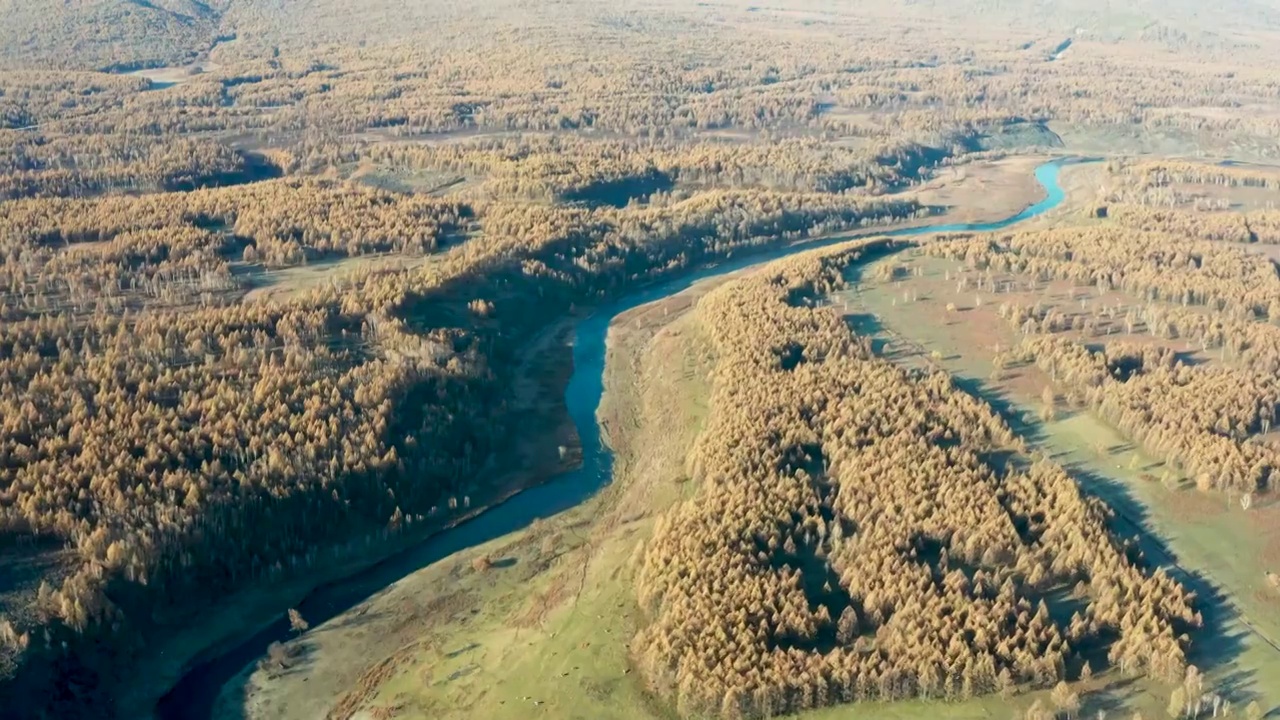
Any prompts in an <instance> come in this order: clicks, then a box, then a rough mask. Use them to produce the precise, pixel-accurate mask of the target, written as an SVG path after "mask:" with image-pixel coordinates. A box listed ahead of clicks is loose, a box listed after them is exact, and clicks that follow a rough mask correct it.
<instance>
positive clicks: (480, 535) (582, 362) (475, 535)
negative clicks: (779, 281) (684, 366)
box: [156, 158, 1079, 720]
mask: <svg viewBox="0 0 1280 720" xmlns="http://www.w3.org/2000/svg"><path fill="white" fill-rule="evenodd" d="M1073 162H1079V160H1077V159H1073V158H1067V159H1059V160H1054V161H1051V162H1048V163H1045V164H1043V165H1041V166H1039V167H1038V168H1036V171H1035V178H1036V180H1037V181H1038V182H1039V183H1040V185H1042V186H1043V187H1044V190H1045V193H1046V197H1045V198H1044V199H1043V200H1041V201H1040V202H1038V203H1036V204H1034V205H1032V206H1030V207H1028V208H1026V209H1025V210H1023V211H1022V212H1020V213H1018V214H1017V215H1014V216H1013V217H1010V218H1006V219H1004V220H1001V221H999V222H994V223H980V224H949V225H942V224H939V225H922V226H919V227H912V228H905V229H900V230H892V231H887V232H882V233H881V232H875V231H874V230H870V231H858V232H856V233H850V234H849V235H843V236H840V237H836V238H830V239H824V240H816V241H811V242H802V243H797V244H792V245H787V246H783V247H779V248H774V249H771V250H766V251H761V252H752V253H748V254H744V255H743V256H740V257H736V258H732V259H729V260H725V261H723V262H721V263H719V264H717V265H713V266H710V267H706V268H702V269H700V270H695V271H693V272H689V273H686V274H684V275H682V276H680V277H677V278H673V279H670V280H666V281H663V282H659V283H656V284H654V285H650V286H647V287H644V288H642V289H640V290H638V291H637V292H635V293H632V294H630V295H627V296H625V297H623V298H620V299H618V300H616V301H614V302H611V303H608V304H606V305H603V306H601V307H599V308H597V309H596V310H595V311H594V312H593V313H592V314H591V315H589V316H587V317H586V318H584V319H582V320H581V321H580V322H579V323H578V325H577V327H576V328H575V330H574V332H575V337H574V341H573V374H572V376H571V377H570V378H569V383H568V386H567V387H566V388H565V403H566V405H567V406H568V410H569V415H570V417H571V418H572V420H573V424H574V426H575V427H576V428H577V432H578V437H579V438H580V440H581V442H582V466H581V467H580V468H578V469H577V470H574V471H572V472H568V473H565V474H564V475H561V476H559V477H557V478H555V479H553V480H552V481H550V482H548V483H545V484H543V485H539V486H537V487H533V488H529V489H528V490H524V491H522V492H520V493H518V494H517V495H515V496H513V497H512V498H511V499H510V500H508V501H506V502H504V503H502V504H500V505H497V506H495V507H493V508H491V509H489V510H487V511H485V512H484V513H481V514H480V515H477V516H476V517H474V518H472V519H470V520H468V521H466V522H464V523H461V524H459V525H457V526H455V527H453V528H450V529H448V530H444V531H441V532H440V533H437V534H436V535H433V536H431V537H429V538H427V539H426V540H424V541H423V542H422V543H420V544H419V545H417V546H416V547H414V548H411V549H409V550H406V551H404V552H402V553H400V554H398V555H395V556H393V557H390V558H388V559H387V560H385V561H383V562H381V563H379V564H377V565H374V566H372V567H370V568H367V569H365V570H363V571H361V572H358V573H356V574H355V575H352V576H350V577H348V578H346V579H344V580H340V581H338V582H335V583H331V584H328V585H324V586H321V587H319V588H317V589H316V590H315V591H314V592H312V594H311V595H309V596H308V597H307V598H306V599H305V600H303V602H302V603H301V604H300V605H299V606H298V611H299V612H300V613H301V614H302V616H303V617H305V618H307V620H308V621H310V622H311V623H312V625H313V626H315V625H319V624H320V623H323V622H326V621H328V620H330V619H331V618H334V617H337V616H338V615H341V614H342V613H344V612H346V611H347V610H349V609H350V608H352V607H354V606H356V605H358V604H359V603H361V602H363V601H364V600H366V599H367V598H369V597H370V596H371V595H373V594H375V593H377V592H378V591H379V590H381V589H382V588H384V587H386V586H388V585H391V584H392V583H395V582H396V581H398V580H400V579H401V578H403V577H406V576H408V575H410V574H412V573H414V572H416V571H418V570H420V569H422V568H424V567H426V566H428V565H431V564H432V563H435V562H439V561H440V560H443V559H444V558H446V557H449V556H450V555H453V554H454V553H457V552H459V551H462V550H465V549H467V548H469V547H472V546H475V545H480V544H483V543H485V542H488V541H490V540H493V539H495V538H498V537H501V536H503V535H507V534H509V533H512V532H515V531H517V530H520V529H522V528H524V527H526V526H528V525H529V524H530V523H532V522H533V521H534V520H535V519H537V518H545V517H549V516H551V515H555V514H557V513H560V512H562V511H564V510H567V509H569V508H571V507H573V506H575V505H578V504H579V503H582V502H583V501H585V500H586V499H587V498H589V497H591V496H592V495H593V494H595V493H596V492H597V491H598V490H600V489H601V488H602V487H604V486H605V485H606V484H607V483H608V482H609V480H610V479H611V477H612V471H613V453H612V452H610V450H609V448H608V447H606V446H605V445H604V443H603V442H602V441H601V437H600V426H599V424H598V423H597V420H596V409H597V408H598V407H599V405H600V398H601V395H602V394H603V393H604V364H605V337H606V335H607V334H608V332H609V325H610V324H611V323H612V322H613V319H614V317H616V316H617V315H618V314H620V313H623V312H626V311H628V310H630V309H632V308H635V307H638V306H640V305H646V304H648V303H652V302H655V301H658V300H661V299H663V298H665V297H667V296H669V295H674V294H676V293H679V292H682V291H684V290H686V289H687V288H689V287H690V286H691V285H693V284H694V283H696V282H699V281H701V280H705V279H707V278H712V277H716V276H718V275H723V274H725V273H730V272H735V271H738V270H743V269H745V268H748V267H752V266H755V265H760V264H763V263H767V262H770V261H773V260H777V259H779V258H782V257H786V256H788V255H793V254H795V253H799V252H804V251H806V250H812V249H814V248H818V247H823V246H828V245H834V244H837V243H841V242H846V241H848V240H849V239H850V235H861V236H889V237H903V236H912V235H926V234H929V233H937V232H990V231H995V230H1002V229H1004V228H1007V227H1009V226H1010V225H1014V224H1017V223H1020V222H1022V221H1024V220H1029V219H1031V218H1034V217H1036V216H1038V215H1041V214H1043V213H1045V212H1048V211H1049V210H1052V209H1053V208H1055V207H1057V206H1058V205H1059V204H1060V203H1061V202H1062V201H1063V199H1064V197H1065V193H1064V191H1063V189H1062V187H1061V186H1060V185H1059V183H1058V174H1059V170H1060V169H1061V168H1062V166H1063V165H1066V164H1070V163H1073ZM280 615H281V617H280V618H279V619H278V620H277V621H276V622H274V623H272V624H270V625H268V626H267V627H265V628H263V629H261V630H260V631H258V632H257V633H256V634H254V635H253V636H251V637H248V638H246V639H244V640H243V641H242V642H240V643H239V644H237V645H235V646H233V647H231V648H230V649H229V650H228V651H227V652H225V653H223V654H221V655H219V656H217V657H214V658H211V659H208V660H205V661H203V662H201V663H199V664H196V665H194V666H192V667H191V668H189V669H188V670H187V671H186V673H185V674H184V675H183V677H182V679H181V680H179V682H178V683H177V685H175V686H174V687H173V688H172V689H171V690H170V691H169V693H168V694H166V695H165V696H164V698H162V699H161V700H160V702H159V704H158V705H157V707H156V716H157V717H158V718H160V719H161V720H209V718H211V717H212V714H213V709H214V704H215V702H216V700H217V698H218V695H219V693H221V692H222V689H223V687H224V686H225V685H226V684H227V683H230V682H232V681H233V680H234V681H236V682H244V680H245V676H244V675H242V674H241V673H242V671H243V670H244V669H245V667H246V666H247V665H249V664H250V663H254V662H256V661H258V660H259V659H260V658H262V657H264V656H265V655H266V653H267V646H268V645H270V644H271V643H273V642H285V641H288V640H290V639H292V633H291V631H290V629H289V622H288V620H287V619H286V618H285V617H284V611H283V609H282V610H281V613H280Z"/></svg>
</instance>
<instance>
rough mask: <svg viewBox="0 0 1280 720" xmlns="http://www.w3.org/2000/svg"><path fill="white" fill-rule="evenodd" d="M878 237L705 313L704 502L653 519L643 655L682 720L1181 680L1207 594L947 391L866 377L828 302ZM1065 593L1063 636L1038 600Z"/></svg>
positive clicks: (864, 356)
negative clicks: (1120, 533) (709, 362)
mask: <svg viewBox="0 0 1280 720" xmlns="http://www.w3.org/2000/svg"><path fill="white" fill-rule="evenodd" d="M887 244H888V241H885V240H873V241H869V242H865V243H859V244H855V245H852V246H846V247H844V248H843V249H839V250H836V251H819V252H815V253H811V254H808V255H805V256H801V257H799V258H795V259H790V260H785V261H780V262H778V263H775V264H773V265H771V266H769V267H767V268H766V269H764V270H762V271H760V272H759V273H757V274H754V275H751V276H749V277H747V278H744V279H742V280H739V281H736V282H734V283H732V284H730V285H727V286H725V287H724V288H721V289H719V290H717V291H715V292H713V293H711V294H709V295H707V296H706V297H705V298H704V299H703V300H702V301H701V302H700V304H699V306H698V309H697V311H696V312H697V317H698V320H699V322H700V323H701V324H702V326H703V328H704V329H705V330H706V332H707V333H708V334H709V336H710V337H711V338H712V341H713V342H714V344H715V350H716V356H717V358H718V361H717V369H716V372H715V386H714V389H713V395H712V414H711V417H710V420H709V421H708V425H707V428H706V429H705V431H704V432H703V434H702V435H701V436H700V437H699V439H698V441H697V443H696V444H695V447H694V449H693V451H692V452H691V453H690V456H689V458H688V463H687V466H688V472H689V474H690V476H691V479H693V480H694V481H696V482H697V483H698V493H697V496H696V497H695V498H693V499H691V500H689V501H686V502H684V503H681V504H680V505H678V506H676V507H675V508H673V509H672V510H671V511H669V512H668V513H667V514H666V515H665V516H663V517H662V518H660V519H659V522H658V523H657V525H656V527H655V530H654V534H653V536H652V538H651V539H650V540H649V541H648V543H647V544H646V546H645V548H644V551H643V555H642V560H641V567H640V570H639V575H638V579H637V592H638V595H639V600H640V604H641V607H642V608H643V609H644V611H645V614H646V617H647V619H648V624H647V625H646V626H645V627H644V628H643V629H642V630H641V631H640V633H639V634H638V635H637V637H636V638H635V641H634V642H633V643H632V645H631V648H632V654H633V657H634V660H635V662H636V664H637V665H638V666H639V668H640V670H641V672H642V673H643V674H644V677H645V679H646V680H647V681H648V682H649V683H650V685H651V686H652V687H653V688H655V689H656V690H657V691H658V692H659V693H661V694H662V695H663V696H664V697H667V698H668V699H670V700H671V701H672V703H673V704H674V705H675V706H676V709H677V711H678V712H679V713H680V714H681V715H682V716H702V715H710V716H718V717H726V718H737V717H760V716H765V717H768V716H772V715H776V714H780V713H786V712H796V711H801V710H804V709H809V708H815V707H822V706H826V705H832V704H836V703H841V702H856V701H866V700H895V699H903V698H911V697H932V698H955V699H959V698H966V697H974V696H978V695H983V694H987V693H994V692H1001V691H1003V692H1011V691H1014V690H1015V689H1016V688H1017V687H1018V686H1022V685H1028V684H1029V685H1033V686H1038V687H1045V686H1051V685H1053V684H1055V683H1058V682H1060V681H1061V680H1063V679H1074V678H1075V677H1077V676H1079V674H1081V673H1083V672H1087V671H1086V670H1085V667H1086V662H1089V663H1093V664H1094V666H1095V667H1099V668H1100V667H1101V665H1103V664H1107V665H1113V666H1116V667H1118V668H1119V669H1121V670H1122V671H1124V672H1127V673H1135V674H1149V675H1152V676H1155V677H1159V678H1165V679H1176V678H1181V677H1182V675H1183V673H1184V670H1185V663H1186V661H1185V651H1186V647H1185V644H1184V643H1185V636H1184V635H1183V634H1182V633H1183V631H1184V630H1185V629H1186V628H1189V627H1192V626H1195V625H1198V624H1199V616H1198V615H1197V614H1196V613H1195V612H1194V610H1193V608H1192V602H1193V598H1192V596H1191V595H1190V594H1189V593H1187V592H1186V591H1185V590H1184V589H1183V588H1182V587H1180V586H1179V585H1178V584H1177V583H1176V582H1174V581H1173V580H1171V579H1170V578H1168V577H1167V576H1165V575H1164V574H1163V573H1162V572H1160V571H1157V572H1156V573H1155V574H1147V573H1145V572H1144V571H1143V570H1141V569H1140V568H1139V567H1138V566H1137V565H1135V564H1134V563H1133V561H1131V559H1130V557H1129V551H1128V548H1127V547H1126V545H1125V544H1124V543H1121V542H1119V541H1117V540H1116V539H1115V538H1113V537H1112V536H1111V535H1110V534H1109V532H1108V530H1107V520H1108V517H1109V511H1108V510H1107V508H1106V507H1105V506H1104V505H1102V504H1101V503H1100V502H1099V501H1097V500H1096V499H1090V498H1086V497H1084V496H1082V495H1081V494H1080V492H1079V490H1078V489H1077V486H1076V484H1075V482H1074V481H1073V480H1072V479H1071V478H1070V477H1069V476H1068V475H1067V474H1066V473H1065V472H1064V471H1063V470H1062V468H1060V467H1058V466H1057V465H1054V464H1052V463H1050V462H1048V461H1046V460H1038V461H1036V462H1033V463H1021V462H1011V463H1010V464H1009V465H1008V466H1007V468H997V467H994V466H993V465H991V464H989V461H988V460H987V458H990V457H993V456H994V455H996V454H997V453H1009V452H1012V453H1013V454H1014V456H1015V457H1018V456H1020V453H1021V452H1025V446H1024V445H1023V444H1022V442H1021V441H1020V440H1019V439H1018V438H1016V437H1015V436H1014V434H1013V433H1012V432H1011V431H1010V429H1009V428H1008V427H1007V426H1006V425H1005V424H1004V422H1003V421H1002V420H1000V419H999V418H998V416H996V415H995V413H994V412H993V411H992V410H991V409H990V408H989V407H987V406H986V405H985V404H983V403H982V402H980V401H978V400H976V399H974V398H973V397H971V396H969V395H967V394H965V393H963V392H961V391H959V390H957V389H956V388H955V387H954V385H953V384H952V381H951V379H950V378H949V377H948V376H947V375H945V374H944V373H941V372H932V373H920V372H911V371H907V370H903V369H900V368H898V367H896V366H894V365H893V364H891V363H889V362H886V361H884V360H881V359H878V358H876V357H874V356H873V355H872V354H871V352H870V349H869V345H868V343H867V342H866V340H865V339H862V338H858V337H855V336H854V335H852V334H851V333H850V331H849V330H848V327H847V325H846V324H845V323H844V321H843V319H842V318H841V317H840V315H839V313H837V312H835V311H834V310H831V309H826V308H822V307H818V306H817V303H816V301H817V299H818V298H819V297H820V296H821V295H823V294H825V293H827V292H829V291H830V290H832V289H835V288H838V287H840V286H841V284H842V270H843V269H844V267H845V266H846V265H847V264H848V263H850V262H855V261H857V260H858V259H859V258H860V257H861V256H862V255H863V254H864V253H870V252H875V251H877V250H878V249H880V248H882V247H884V246H885V245H887ZM1055 592H1063V593H1067V594H1069V595H1070V596H1071V597H1072V598H1073V600H1072V605H1073V606H1074V607H1075V608H1076V610H1075V612H1074V614H1073V615H1071V616H1070V617H1066V616H1062V615H1061V614H1060V615H1056V616H1055V614H1053V613H1051V612H1049V609H1048V606H1047V604H1046V602H1045V599H1046V597H1047V596H1048V595H1049V594H1051V593H1055Z"/></svg>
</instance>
